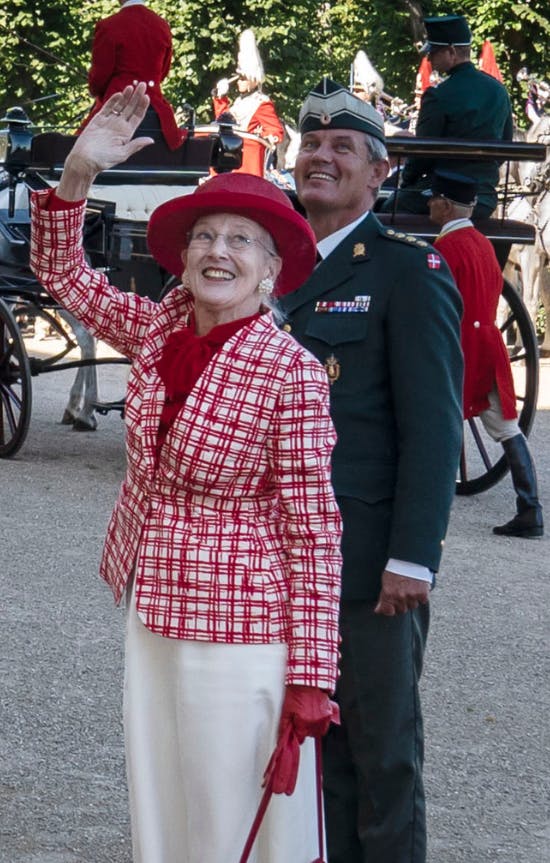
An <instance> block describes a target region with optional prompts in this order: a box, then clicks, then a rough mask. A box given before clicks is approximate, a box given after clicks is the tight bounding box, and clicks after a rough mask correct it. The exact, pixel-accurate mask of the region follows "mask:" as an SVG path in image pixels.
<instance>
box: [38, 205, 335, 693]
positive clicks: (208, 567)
mask: <svg viewBox="0 0 550 863" xmlns="http://www.w3.org/2000/svg"><path fill="white" fill-rule="evenodd" d="M48 194H49V193H48V192H46V193H42V192H39V193H35V194H34V195H33V199H32V215H33V231H32V243H31V266H32V268H33V270H34V272H35V273H36V275H37V277H38V279H39V280H40V282H41V283H42V284H43V285H44V287H45V288H46V290H47V291H48V292H49V293H50V294H52V296H54V297H55V298H56V299H57V300H59V301H60V302H61V303H62V304H63V305H64V306H65V307H66V308H67V309H69V310H70V311H71V312H72V313H73V314H74V315H75V316H76V317H77V318H79V319H80V320H81V321H82V322H83V323H84V324H85V325H86V326H87V327H89V329H90V330H92V331H93V332H94V333H95V334H96V335H97V336H98V337H99V338H101V339H103V340H105V341H106V342H108V343H109V344H110V345H111V346H112V347H113V348H115V349H116V350H118V351H120V352H121V353H123V354H125V355H126V356H127V357H129V358H130V359H131V360H132V367H131V372H130V377H129V381H128V389H127V395H126V426H127V440H126V446H127V462H128V467H127V474H126V478H125V480H124V482H123V484H122V487H121V490H120V494H119V497H118V500H117V503H116V506H115V509H114V511H113V514H112V517H111V521H110V523H109V527H108V532H107V539H106V542H105V547H104V552H103V558H102V562H101V574H102V576H103V578H105V580H106V581H107V582H108V583H109V584H110V586H111V588H112V590H113V593H114V596H115V599H116V601H117V602H119V601H120V599H121V597H122V595H123V593H124V589H125V586H126V584H127V582H128V578H129V577H130V575H131V573H132V571H133V570H134V569H135V573H136V598H137V609H138V613H139V615H140V617H141V618H142V620H143V622H144V623H145V625H146V626H147V627H148V628H149V629H151V630H152V631H154V632H157V633H160V634H161V635H163V636H168V637H171V638H182V639H191V640H200V641H214V642H225V643H247V644H256V643H269V642H286V643H287V644H288V648H289V656H288V672H287V683H303V684H307V685H312V686H319V687H323V688H328V689H331V690H332V689H333V688H334V685H335V681H336V667H337V638H338V602H339V588H340V568H341V556H340V537H341V522H340V515H339V511H338V508H337V505H336V502H335V498H334V494H333V491H332V486H331V482H330V458H331V452H332V448H333V446H334V443H335V433H334V429H333V426H332V422H331V420H330V416H329V407H328V405H329V395H328V384H327V379H326V374H325V371H324V369H323V368H322V366H321V365H320V364H319V363H318V361H317V360H316V359H315V358H314V357H313V356H312V355H311V354H309V353H308V352H306V351H305V350H304V349H303V348H302V347H300V346H299V345H298V344H297V343H296V342H295V341H294V340H293V339H292V338H291V337H290V336H289V335H288V334H287V333H283V332H281V331H279V330H278V329H277V327H276V326H275V324H274V323H273V320H272V318H271V315H269V314H266V315H262V316H261V317H260V318H259V319H256V320H255V321H253V322H252V323H251V324H249V325H247V326H245V327H243V329H241V330H240V331H239V332H237V333H236V334H235V335H234V336H233V337H232V338H230V339H229V340H228V341H227V342H226V343H225V345H224V346H223V347H222V348H221V350H220V351H219V353H218V354H216V356H215V357H214V358H213V359H212V360H211V362H210V363H209V364H208V366H207V368H206V370H205V371H204V372H203V374H202V375H201V377H200V378H199V380H198V381H197V383H196V385H195V387H194V388H193V390H192V392H191V393H190V395H189V397H188V399H187V401H186V404H185V405H184V407H183V408H182V410H181V412H180V413H179V414H178V416H177V417H176V420H175V422H174V424H173V426H172V428H171V429H170V431H169V433H168V436H167V438H166V440H165V442H164V444H163V446H162V448H161V452H160V456H159V459H158V463H157V461H156V459H155V445H156V439H157V430H158V425H159V419H160V415H161V411H162V407H163V404H164V395H165V394H164V385H163V384H162V381H161V380H160V377H159V375H158V373H157V371H156V364H157V361H158V359H159V358H160V355H161V351H162V347H163V345H164V343H165V342H166V339H167V337H168V335H169V333H170V332H172V330H173V329H174V328H175V327H176V326H177V325H178V324H181V322H182V320H183V319H185V317H186V316H187V315H188V314H189V312H190V310H191V308H192V297H191V296H190V294H189V293H188V292H186V291H184V290H183V289H181V288H178V289H175V290H173V291H172V292H171V293H170V294H169V295H168V296H167V297H166V299H165V300H163V302H162V303H160V304H156V303H154V302H152V301H150V300H148V299H146V298H143V297H139V296H136V295H135V294H131V293H124V292H121V291H118V290H117V289H116V288H113V287H112V286H111V285H109V283H108V281H107V279H106V278H105V277H104V276H103V275H101V274H99V273H96V272H95V271H94V270H92V269H90V268H89V267H88V266H87V264H86V261H85V259H84V255H83V252H82V248H81V241H80V238H81V234H82V221H83V214H84V209H83V208H82V209H76V210H75V209H73V210H62V211H58V212H49V211H46V210H43V209H42V206H44V201H45V198H46V196H47V195H48Z"/></svg>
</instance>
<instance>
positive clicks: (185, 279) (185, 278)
mask: <svg viewBox="0 0 550 863" xmlns="http://www.w3.org/2000/svg"><path fill="white" fill-rule="evenodd" d="M181 286H182V288H187V289H189V288H190V287H191V282H190V281H189V273H188V272H187V270H185V272H184V274H183V276H182V277H181Z"/></svg>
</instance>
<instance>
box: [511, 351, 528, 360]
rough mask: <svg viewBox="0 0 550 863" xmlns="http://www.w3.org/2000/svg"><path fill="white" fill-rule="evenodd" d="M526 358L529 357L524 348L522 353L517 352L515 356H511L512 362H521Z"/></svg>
mask: <svg viewBox="0 0 550 863" xmlns="http://www.w3.org/2000/svg"><path fill="white" fill-rule="evenodd" d="M526 359H527V353H526V352H525V351H524V350H522V351H521V353H517V354H514V355H513V356H511V357H510V362H511V363H517V362H521V360H526Z"/></svg>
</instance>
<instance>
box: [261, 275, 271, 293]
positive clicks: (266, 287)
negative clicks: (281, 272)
mask: <svg viewBox="0 0 550 863" xmlns="http://www.w3.org/2000/svg"><path fill="white" fill-rule="evenodd" d="M258 290H259V292H260V294H264V296H269V295H270V294H272V293H273V279H270V278H269V276H266V278H265V279H260V283H259V285H258Z"/></svg>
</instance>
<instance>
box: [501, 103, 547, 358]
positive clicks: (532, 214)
mask: <svg viewBox="0 0 550 863" xmlns="http://www.w3.org/2000/svg"><path fill="white" fill-rule="evenodd" d="M522 137H523V136H522ZM524 137H525V140H526V141H527V142H529V143H544V144H546V145H547V146H548V144H550V117H548V116H543V117H540V118H539V119H538V121H537V122H536V123H534V124H533V125H532V126H531V128H530V129H529V131H528V132H527V133H526V134H525V136H524ZM512 170H513V179H514V180H515V181H516V182H517V183H518V184H519V186H520V189H521V190H522V191H521V194H518V195H517V196H516V197H514V198H513V199H512V200H511V201H510V203H509V204H508V206H507V208H506V216H507V217H508V218H510V219H517V220H519V221H522V222H526V223H528V224H531V225H533V226H534V227H535V229H536V237H535V243H534V245H532V246H517V245H514V246H512V249H511V251H510V255H509V258H508V262H507V264H506V267H505V270H504V275H505V277H506V278H508V280H509V281H511V282H512V284H516V285H517V287H518V289H519V290H520V293H521V294H522V296H523V301H524V303H525V305H526V307H527V310H528V312H529V314H530V316H531V319H532V320H533V322H535V321H536V318H537V315H538V310H539V306H540V304H541V303H542V305H543V306H544V310H545V313H546V330H545V336H544V342H543V344H542V345H541V347H540V353H541V356H550V270H549V266H550V156H549V155H547V158H546V161H545V162H516V163H514V164H513V166H512Z"/></svg>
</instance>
